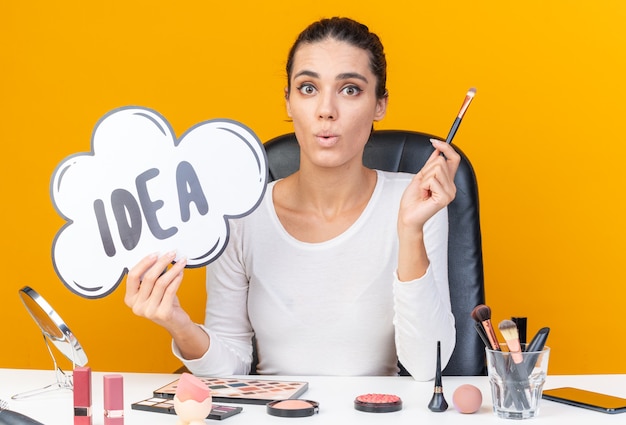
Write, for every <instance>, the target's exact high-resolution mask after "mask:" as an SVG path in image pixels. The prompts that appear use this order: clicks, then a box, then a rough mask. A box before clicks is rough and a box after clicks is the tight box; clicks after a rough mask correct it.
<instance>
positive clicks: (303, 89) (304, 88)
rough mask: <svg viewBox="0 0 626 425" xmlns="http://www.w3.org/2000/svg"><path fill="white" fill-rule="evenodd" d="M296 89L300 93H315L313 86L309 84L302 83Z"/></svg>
mask: <svg viewBox="0 0 626 425" xmlns="http://www.w3.org/2000/svg"><path fill="white" fill-rule="evenodd" d="M298 91H299V92H300V93H302V94H313V93H315V87H314V86H313V85H311V84H302V85H301V86H300V87H298Z"/></svg>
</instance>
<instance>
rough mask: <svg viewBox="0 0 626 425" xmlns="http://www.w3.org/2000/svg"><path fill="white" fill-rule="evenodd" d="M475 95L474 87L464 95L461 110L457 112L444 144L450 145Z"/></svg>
mask: <svg viewBox="0 0 626 425" xmlns="http://www.w3.org/2000/svg"><path fill="white" fill-rule="evenodd" d="M475 95H476V89H475V88H474V87H472V88H471V89H469V90H468V91H467V94H466V95H465V99H464V100H463V104H462V105H461V110H459V113H458V115H457V116H456V118H455V119H454V122H453V123H452V128H451V129H450V132H449V133H448V137H446V143H448V144H450V143H452V139H453V138H454V135H455V134H456V131H457V130H458V129H459V126H460V125H461V121H462V120H463V115H465V111H467V108H468V107H469V105H470V103H471V102H472V99H474V96H475Z"/></svg>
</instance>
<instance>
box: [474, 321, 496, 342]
mask: <svg viewBox="0 0 626 425" xmlns="http://www.w3.org/2000/svg"><path fill="white" fill-rule="evenodd" d="M474 328H475V329H476V332H477V333H478V336H479V337H480V339H481V341H482V342H483V344H485V347H487V348H492V347H491V343H490V342H489V338H487V333H486V332H485V328H483V325H481V324H480V323H478V322H475V323H474Z"/></svg>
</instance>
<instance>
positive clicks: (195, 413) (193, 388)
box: [174, 373, 212, 425]
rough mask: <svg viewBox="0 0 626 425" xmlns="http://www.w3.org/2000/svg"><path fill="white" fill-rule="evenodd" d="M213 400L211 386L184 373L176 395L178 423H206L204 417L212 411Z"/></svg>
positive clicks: (180, 424) (194, 424)
mask: <svg viewBox="0 0 626 425" xmlns="http://www.w3.org/2000/svg"><path fill="white" fill-rule="evenodd" d="M211 401H212V400H211V390H210V389H209V387H207V386H206V384H205V383H204V382H202V380H200V379H199V378H197V377H195V376H193V375H192V374H190V373H183V374H182V375H181V376H180V379H179V380H178V386H177V387H176V394H175V395H174V410H175V411H176V414H177V415H178V425H204V424H205V422H204V419H205V418H206V417H207V416H208V415H209V413H211V407H212V403H211Z"/></svg>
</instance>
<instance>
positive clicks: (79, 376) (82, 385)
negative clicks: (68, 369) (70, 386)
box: [73, 367, 92, 425]
mask: <svg viewBox="0 0 626 425" xmlns="http://www.w3.org/2000/svg"><path fill="white" fill-rule="evenodd" d="M73 380H74V425H91V424H92V421H91V368H90V367H77V368H75V369H74V374H73Z"/></svg>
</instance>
